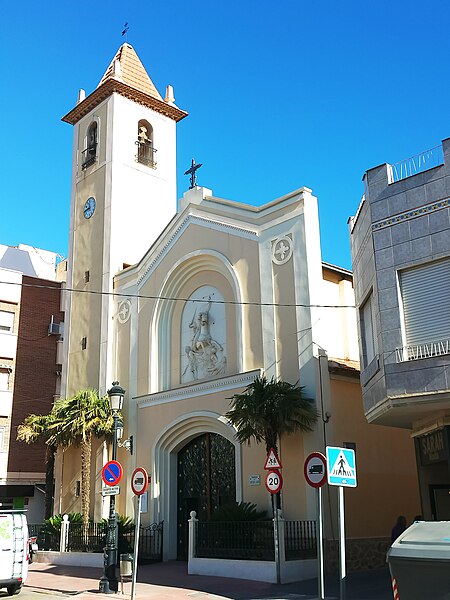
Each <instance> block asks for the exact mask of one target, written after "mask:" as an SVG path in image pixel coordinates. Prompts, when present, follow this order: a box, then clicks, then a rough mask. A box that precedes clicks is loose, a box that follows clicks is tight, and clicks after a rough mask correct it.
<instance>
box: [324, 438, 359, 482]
mask: <svg viewBox="0 0 450 600" xmlns="http://www.w3.org/2000/svg"><path fill="white" fill-rule="evenodd" d="M326 453H327V478H328V483H329V485H340V486H343V487H356V461H355V451H354V450H351V449H350V448H334V447H332V446H327V448H326Z"/></svg>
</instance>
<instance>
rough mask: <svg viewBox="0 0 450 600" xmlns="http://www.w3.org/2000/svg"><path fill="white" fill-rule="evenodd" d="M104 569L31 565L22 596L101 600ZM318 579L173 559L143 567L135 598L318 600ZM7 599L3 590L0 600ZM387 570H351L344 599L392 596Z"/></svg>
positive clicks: (329, 587) (332, 594) (332, 587)
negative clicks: (246, 576) (273, 579)
mask: <svg viewBox="0 0 450 600" xmlns="http://www.w3.org/2000/svg"><path fill="white" fill-rule="evenodd" d="M101 575H102V570H101V569H94V568H86V567H84V568H81V567H57V566H55V565H48V564H47V565H45V564H38V563H36V564H33V565H31V567H30V573H29V577H28V580H27V584H26V586H25V588H24V590H23V591H22V592H21V593H20V595H19V596H18V597H17V598H18V600H50V599H52V600H66V599H68V598H74V597H76V599H77V600H100V599H106V598H109V599H110V600H111V595H104V594H100V593H99V592H98V583H99V579H100V576H101ZM124 588H125V595H124V596H122V595H119V598H124V600H126V598H127V597H128V598H129V597H130V591H131V584H130V583H125V586H124ZM317 594H318V592H317V581H315V580H310V581H303V582H300V583H290V584H284V585H274V584H269V583H264V582H260V581H248V580H241V579H231V578H226V577H207V576H203V575H188V574H187V568H186V563H178V562H176V561H173V562H172V561H171V562H168V563H158V564H154V565H145V566H140V567H139V571H138V584H137V587H136V598H137V600H144V599H145V600H197V599H199V600H225V599H230V600H265V599H274V600H275V599H276V600H316V599H317ZM326 594H327V600H337V599H339V581H338V579H337V577H328V578H327V581H326ZM3 597H7V596H6V594H5V595H3V594H2V592H0V599H1V598H3ZM392 598H393V595H392V589H391V584H390V577H389V572H388V570H387V569H381V570H379V569H377V570H373V571H365V572H358V573H350V574H349V576H348V581H347V594H346V600H392Z"/></svg>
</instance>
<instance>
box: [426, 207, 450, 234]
mask: <svg viewBox="0 0 450 600" xmlns="http://www.w3.org/2000/svg"><path fill="white" fill-rule="evenodd" d="M429 228H430V233H436V232H438V231H445V230H446V229H447V230H450V209H448V208H447V209H443V210H438V211H436V212H433V213H431V214H430V215H429Z"/></svg>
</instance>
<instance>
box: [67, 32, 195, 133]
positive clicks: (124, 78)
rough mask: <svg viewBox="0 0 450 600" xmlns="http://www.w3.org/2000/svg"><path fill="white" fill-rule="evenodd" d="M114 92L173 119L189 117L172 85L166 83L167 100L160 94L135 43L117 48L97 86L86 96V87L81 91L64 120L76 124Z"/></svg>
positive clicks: (178, 119) (179, 119)
mask: <svg viewBox="0 0 450 600" xmlns="http://www.w3.org/2000/svg"><path fill="white" fill-rule="evenodd" d="M114 93H115V94H120V95H121V96H124V97H125V98H128V99H129V100H132V101H133V102H137V103H138V104H142V105H143V106H147V107H148V108H151V109H153V110H154V111H156V112H159V113H161V114H162V115H165V116H166V117H169V119H173V120H174V121H181V119H184V117H186V116H187V112H185V111H184V110H181V109H180V108H178V106H176V104H175V99H174V97H173V88H172V86H170V85H168V86H167V89H166V96H165V98H164V99H163V98H162V97H161V96H160V94H159V92H158V90H157V89H156V87H155V86H154V84H153V81H152V80H151V79H150V77H149V76H148V73H147V71H146V70H145V68H144V65H143V64H142V63H141V61H140V59H139V57H138V55H137V54H136V51H135V50H134V48H133V46H131V45H130V44H128V43H126V44H123V45H122V46H121V47H120V48H119V50H118V51H117V53H116V55H115V57H114V58H113V59H112V61H111V63H110V65H109V67H108V68H107V69H106V72H105V74H104V75H103V77H102V78H101V80H100V83H99V84H98V86H97V88H96V89H95V90H94V91H93V92H92V93H91V94H89V95H88V96H85V93H84V90H80V94H79V96H78V102H77V105H76V106H75V108H73V109H72V110H71V111H70V112H68V113H67V114H66V115H65V116H64V117H63V118H62V120H63V121H65V122H66V123H71V124H72V125H75V123H77V122H78V121H79V120H80V119H81V118H83V117H84V116H86V115H87V114H89V113H90V112H91V111H92V110H94V109H95V107H96V106H98V105H99V104H100V103H101V102H103V101H104V100H105V99H106V98H108V97H109V96H111V95H112V94H114Z"/></svg>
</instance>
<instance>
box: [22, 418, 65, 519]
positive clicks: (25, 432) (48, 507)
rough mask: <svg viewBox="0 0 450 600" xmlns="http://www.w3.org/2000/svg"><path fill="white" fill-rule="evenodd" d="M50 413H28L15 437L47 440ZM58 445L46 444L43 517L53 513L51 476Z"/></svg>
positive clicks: (31, 441)
mask: <svg viewBox="0 0 450 600" xmlns="http://www.w3.org/2000/svg"><path fill="white" fill-rule="evenodd" d="M51 422H52V415H51V413H50V414H49V415H34V414H31V415H28V417H26V419H25V420H24V422H23V423H22V424H21V425H19V426H18V427H17V439H18V440H20V441H22V442H25V443H26V444H35V443H37V442H47V440H48V438H49V426H50V423H51ZM57 449H58V447H57V445H56V444H48V443H47V447H46V456H45V518H46V519H49V518H50V517H51V516H52V514H53V478H54V470H55V455H56V451H57Z"/></svg>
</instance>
